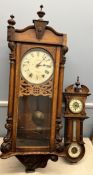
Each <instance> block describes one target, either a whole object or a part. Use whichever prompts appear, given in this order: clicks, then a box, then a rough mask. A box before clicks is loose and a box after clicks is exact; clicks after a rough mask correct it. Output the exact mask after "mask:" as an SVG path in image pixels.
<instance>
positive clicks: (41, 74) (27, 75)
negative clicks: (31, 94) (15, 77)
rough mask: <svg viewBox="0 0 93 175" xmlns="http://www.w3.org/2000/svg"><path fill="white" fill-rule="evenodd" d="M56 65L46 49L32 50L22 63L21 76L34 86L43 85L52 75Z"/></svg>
mask: <svg viewBox="0 0 93 175" xmlns="http://www.w3.org/2000/svg"><path fill="white" fill-rule="evenodd" d="M53 70H54V63H53V58H52V56H51V55H50V54H49V53H48V52H47V51H45V50H44V49H40V48H35V49H31V50H30V51H29V52H27V54H25V55H24V57H23V58H22V62H21V74H22V76H23V77H24V79H25V80H27V81H28V82H29V83H32V84H42V83H44V82H46V81H47V80H48V79H49V78H50V77H51V76H52V75H53Z"/></svg>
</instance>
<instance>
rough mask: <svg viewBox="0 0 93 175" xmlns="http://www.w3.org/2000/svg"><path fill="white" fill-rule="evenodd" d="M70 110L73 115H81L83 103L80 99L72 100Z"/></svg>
mask: <svg viewBox="0 0 93 175" xmlns="http://www.w3.org/2000/svg"><path fill="white" fill-rule="evenodd" d="M69 109H70V111H71V112H73V113H80V112H81V111H82V109H83V103H82V101H81V100H79V99H72V100H71V101H70V103H69Z"/></svg>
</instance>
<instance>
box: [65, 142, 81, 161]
mask: <svg viewBox="0 0 93 175" xmlns="http://www.w3.org/2000/svg"><path fill="white" fill-rule="evenodd" d="M68 154H69V156H70V157H71V158H77V157H79V156H80V154H81V147H80V145H79V144H77V143H72V144H71V145H70V147H69V149H68Z"/></svg>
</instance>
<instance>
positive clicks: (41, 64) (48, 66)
mask: <svg viewBox="0 0 93 175" xmlns="http://www.w3.org/2000/svg"><path fill="white" fill-rule="evenodd" d="M40 66H45V67H51V66H50V65H46V64H39V65H38V66H36V67H40Z"/></svg>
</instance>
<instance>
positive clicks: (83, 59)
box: [0, 0, 93, 136]
mask: <svg viewBox="0 0 93 175" xmlns="http://www.w3.org/2000/svg"><path fill="white" fill-rule="evenodd" d="M41 4H43V5H44V11H45V12H46V16H45V20H49V21H50V23H49V25H50V26H52V27H53V28H55V30H57V31H58V32H63V33H67V36H68V47H69V51H68V53H67V54H66V57H67V61H66V65H65V76H64V88H65V87H66V86H68V85H70V84H72V83H74V82H75V81H76V77H77V75H79V76H80V81H81V84H85V85H86V86H88V87H89V89H90V92H91V93H92V94H93V80H92V79H93V78H92V76H93V51H92V50H93V0H82V1H81V0H69V1H68V0H0V101H4V100H5V101H6V100H7V99H8V79H9V58H8V55H9V49H8V46H7V20H8V19H9V16H10V14H14V16H15V20H16V26H15V28H24V27H26V26H28V25H31V24H32V20H33V19H36V18H37V15H36V12H37V11H38V10H39V6H40V5H41ZM87 102H89V103H90V104H91V103H93V95H91V96H90V97H89V98H88V100H87ZM87 113H88V116H90V119H88V120H86V121H85V125H84V135H85V136H90V135H91V134H92V130H93V109H92V108H91V109H87ZM6 116H7V107H2V106H1V107H0V136H2V135H4V134H5V129H4V123H5V120H6Z"/></svg>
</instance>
